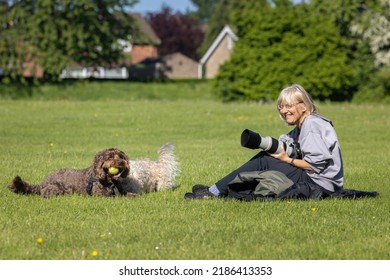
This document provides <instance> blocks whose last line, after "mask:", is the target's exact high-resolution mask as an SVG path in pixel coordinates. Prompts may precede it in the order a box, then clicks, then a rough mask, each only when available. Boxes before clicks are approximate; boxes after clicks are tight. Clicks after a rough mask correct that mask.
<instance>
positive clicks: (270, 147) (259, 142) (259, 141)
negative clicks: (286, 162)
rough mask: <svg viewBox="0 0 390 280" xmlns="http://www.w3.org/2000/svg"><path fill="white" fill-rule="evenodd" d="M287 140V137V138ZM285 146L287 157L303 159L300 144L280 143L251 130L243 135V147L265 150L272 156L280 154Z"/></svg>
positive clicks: (247, 130)
mask: <svg viewBox="0 0 390 280" xmlns="http://www.w3.org/2000/svg"><path fill="white" fill-rule="evenodd" d="M286 138H287V137H286ZM282 145H283V148H284V150H285V151H286V153H287V155H288V156H289V157H292V158H300V159H301V158H302V151H301V148H300V145H299V143H296V142H293V141H291V140H290V141H289V140H288V139H286V141H285V142H283V141H279V140H277V139H275V138H273V137H271V136H265V137H261V136H260V134H258V133H257V132H254V131H252V130H249V129H245V130H244V131H243V132H242V134H241V146H243V147H245V148H249V149H259V148H260V149H263V150H264V151H266V152H268V153H270V154H279V153H280V152H281V147H282Z"/></svg>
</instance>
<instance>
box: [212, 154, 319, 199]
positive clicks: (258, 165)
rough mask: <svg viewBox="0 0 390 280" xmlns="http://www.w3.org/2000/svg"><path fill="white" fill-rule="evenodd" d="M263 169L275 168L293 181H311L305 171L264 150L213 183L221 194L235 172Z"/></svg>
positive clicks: (225, 189)
mask: <svg viewBox="0 0 390 280" xmlns="http://www.w3.org/2000/svg"><path fill="white" fill-rule="evenodd" d="M263 170H276V171H280V172H282V173H284V174H285V175H286V176H287V177H288V178H289V179H290V180H292V181H293V182H294V183H299V182H307V181H309V182H311V181H312V180H311V178H310V177H309V176H308V175H307V174H306V172H305V171H304V170H302V169H300V168H297V167H295V166H292V165H290V164H288V163H285V162H283V161H281V160H278V159H276V158H273V157H271V156H270V155H268V154H267V153H266V152H264V151H261V152H260V153H258V154H257V155H255V156H254V157H253V158H251V159H250V160H249V161H248V162H246V163H245V164H243V165H242V166H241V167H239V168H237V169H236V170H234V171H233V172H231V173H230V174H228V175H226V176H225V177H223V178H222V179H221V180H219V181H218V182H217V183H215V185H216V186H217V188H218V189H219V191H220V192H221V194H222V195H226V194H227V193H228V184H229V183H230V182H231V181H232V180H233V179H234V178H235V177H236V176H237V174H239V173H241V172H246V171H263Z"/></svg>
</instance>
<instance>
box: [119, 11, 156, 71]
mask: <svg viewBox="0 0 390 280" xmlns="http://www.w3.org/2000/svg"><path fill="white" fill-rule="evenodd" d="M131 16H132V17H133V18H134V20H135V23H136V24H137V25H138V28H139V30H140V34H139V36H134V38H133V41H134V42H133V44H132V46H131V47H130V49H128V50H127V52H128V54H129V55H131V61H130V64H137V63H139V62H141V61H143V60H144V59H146V58H157V57H158V51H157V46H158V45H160V44H161V40H160V38H158V37H157V35H156V33H155V32H154V30H153V29H152V27H151V26H150V25H149V24H148V23H147V22H146V20H145V19H144V18H143V17H142V15H141V14H139V13H132V14H131ZM125 52H126V51H125Z"/></svg>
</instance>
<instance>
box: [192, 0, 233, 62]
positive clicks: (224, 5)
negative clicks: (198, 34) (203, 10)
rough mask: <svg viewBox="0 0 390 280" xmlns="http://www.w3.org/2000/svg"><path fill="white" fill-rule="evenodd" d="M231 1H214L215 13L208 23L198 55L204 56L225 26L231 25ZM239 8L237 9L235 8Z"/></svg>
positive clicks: (211, 15)
mask: <svg viewBox="0 0 390 280" xmlns="http://www.w3.org/2000/svg"><path fill="white" fill-rule="evenodd" d="M231 2H232V1H231V0H216V1H212V3H211V4H213V5H212V6H214V7H213V11H212V13H211V14H210V17H209V18H208V21H207V28H206V32H205V38H204V40H203V42H202V45H201V46H200V48H199V50H198V53H199V54H200V55H203V54H204V53H205V52H206V51H207V49H208V48H209V47H210V45H211V44H212V42H213V41H214V40H215V38H216V37H217V36H218V34H219V33H220V32H221V30H222V29H223V27H224V26H225V25H229V24H230V23H231V22H232V20H231V11H232V10H233V9H232V5H231ZM235 8H237V7H235Z"/></svg>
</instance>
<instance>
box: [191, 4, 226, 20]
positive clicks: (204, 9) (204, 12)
mask: <svg viewBox="0 0 390 280" xmlns="http://www.w3.org/2000/svg"><path fill="white" fill-rule="evenodd" d="M218 1H219V0H191V2H192V4H194V5H195V6H196V7H197V8H198V9H197V11H196V12H194V15H195V16H196V17H198V18H199V19H200V20H201V21H202V22H204V23H207V22H208V21H209V19H210V18H211V17H212V15H213V13H214V11H215V7H216V5H217V3H218Z"/></svg>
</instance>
